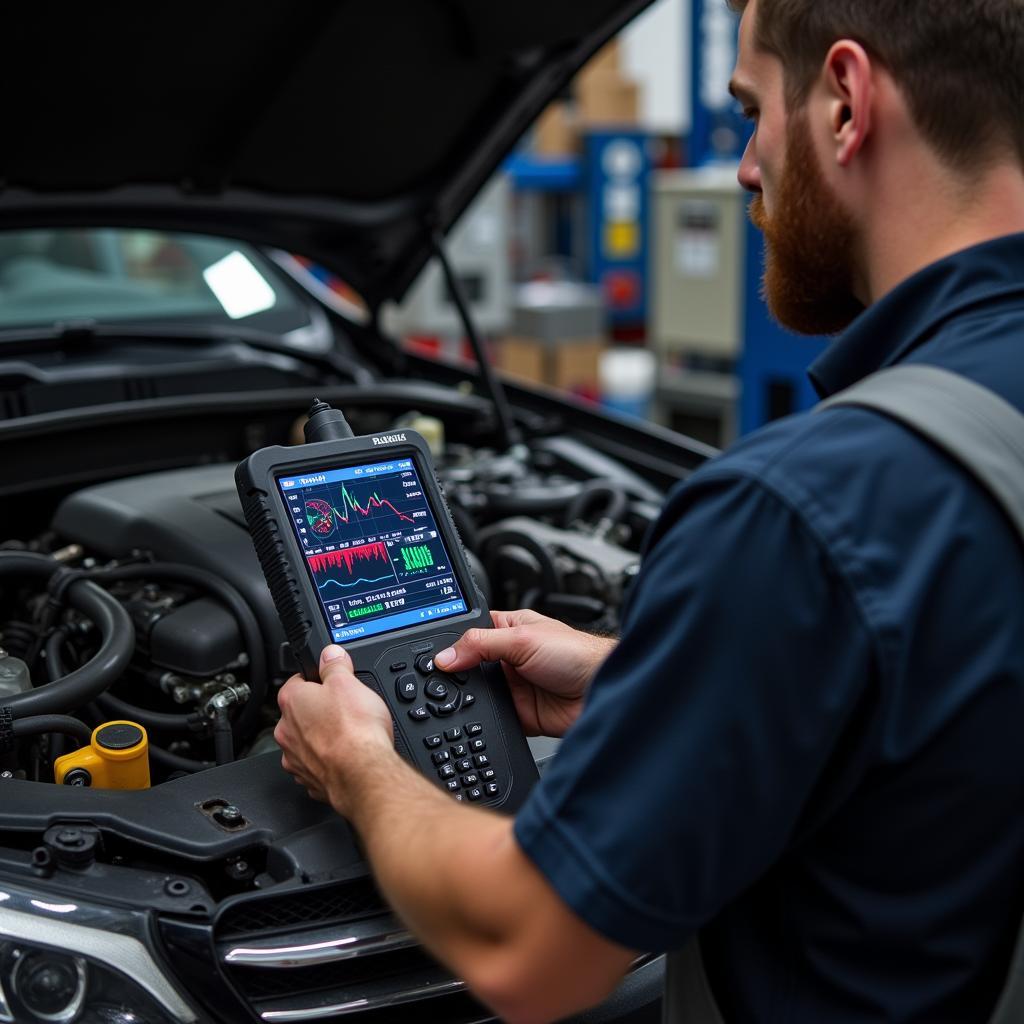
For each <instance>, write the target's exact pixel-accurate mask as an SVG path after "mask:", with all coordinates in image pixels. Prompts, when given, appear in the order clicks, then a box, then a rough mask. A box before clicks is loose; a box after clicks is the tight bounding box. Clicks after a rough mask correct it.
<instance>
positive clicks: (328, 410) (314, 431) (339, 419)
mask: <svg viewBox="0 0 1024 1024" xmlns="http://www.w3.org/2000/svg"><path fill="white" fill-rule="evenodd" d="M307 415H308V417H309V418H308V419H307V420H306V425H305V426H304V427H303V430H302V432H303V434H304V435H305V437H306V444H315V443H316V442H317V441H344V440H346V439H347V438H350V437H353V436H354V435H353V433H352V428H351V427H350V426H349V425H348V420H346V419H345V416H344V414H343V413H342V411H341V410H340V409H334V408H332V407H331V406H329V405H328V404H327V403H326V402H321V401H320V399H319V398H314V399H313V404H312V405H311V406H310V409H309V413H308V414H307Z"/></svg>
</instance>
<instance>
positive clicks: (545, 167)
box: [505, 153, 583, 192]
mask: <svg viewBox="0 0 1024 1024" xmlns="http://www.w3.org/2000/svg"><path fill="white" fill-rule="evenodd" d="M505 173H506V174H507V175H508V176H509V178H511V180H512V187H513V188H517V189H523V190H527V189H529V190H531V191H534V192H576V191H577V190H578V189H579V188H580V186H581V185H582V183H583V171H582V164H581V162H580V161H579V160H577V159H565V160H555V159H550V158H549V159H545V158H542V157H535V156H531V155H530V154H529V153H515V154H513V155H512V156H511V157H509V159H508V160H506V161H505Z"/></svg>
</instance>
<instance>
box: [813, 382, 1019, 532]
mask: <svg viewBox="0 0 1024 1024" xmlns="http://www.w3.org/2000/svg"><path fill="white" fill-rule="evenodd" d="M839 405H859V406H863V407H865V408H868V409H876V410H877V411H878V412H882V413H885V414H886V415H887V416H891V417H892V418H893V419H895V420H899V421H900V422H901V423H904V424H906V425H907V426H908V427H911V428H912V429H913V430H916V431H917V432H918V433H919V434H922V435H924V436H925V437H926V438H928V440H930V441H932V442H933V443H934V444H936V445H938V447H939V448H941V449H942V450H943V451H945V452H946V453H947V454H949V455H951V456H952V457H953V458H954V459H956V460H957V461H958V462H959V463H960V464H961V465H962V466H963V467H964V468H965V469H966V470H967V471H968V472H969V473H971V474H972V475H973V476H974V477H975V478H976V479H977V480H978V482H979V483H980V484H982V486H983V487H985V488H986V489H987V490H988V491H989V492H990V493H991V494H992V497H993V498H995V499H996V500H997V501H998V502H999V504H1000V505H1001V506H1002V508H1003V511H1004V512H1005V513H1006V515H1007V516H1009V518H1010V521H1011V522H1012V523H1013V524H1014V525H1015V526H1016V527H1017V530H1018V532H1019V533H1020V535H1021V538H1022V539H1024V415H1022V414H1021V413H1019V412H1018V411H1017V410H1016V409H1015V408H1014V407H1013V406H1012V405H1010V403H1009V402H1007V401H1005V400H1004V399H1002V398H1000V397H999V395H997V394H995V393H994V392H992V391H990V390H989V389H988V388H986V387H982V386H981V385H980V384H975V383H974V381H971V380H967V378H966V377H961V376H960V375H959V374H956V373H951V372H950V371H949V370H941V369H939V368H938V367H937V366H922V365H917V364H915V365H912V366H897V367H894V368H892V369H891V370H882V371H881V372H879V373H876V374H874V375H872V376H871V377H868V378H866V379H865V380H862V381H861V382H860V383H859V384H854V385H853V387H851V388H847V389H846V390H845V391H841V392H840V393H839V394H838V395H834V396H833V397H832V398H829V399H827V400H826V401H824V402H822V403H821V405H819V406H818V408H817V410H816V411H820V410H825V409H831V408H835V407H836V406H839Z"/></svg>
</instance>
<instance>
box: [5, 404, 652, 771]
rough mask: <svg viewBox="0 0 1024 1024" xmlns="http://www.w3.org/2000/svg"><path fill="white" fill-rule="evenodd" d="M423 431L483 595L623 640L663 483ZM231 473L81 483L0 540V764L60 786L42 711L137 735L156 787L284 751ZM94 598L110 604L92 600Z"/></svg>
mask: <svg viewBox="0 0 1024 1024" xmlns="http://www.w3.org/2000/svg"><path fill="white" fill-rule="evenodd" d="M421 419H422V418H421ZM426 423H427V429H428V430H429V431H430V432H431V434H432V435H435V436H437V437H438V438H439V440H438V442H437V444H436V448H437V451H436V457H437V472H438V478H439V480H440V482H441V484H442V486H443V487H444V489H445V492H446V495H447V498H448V501H449V504H450V507H451V508H452V512H453V515H454V516H455V519H456V522H457V524H458V526H459V529H460V533H461V535H462V537H463V541H464V543H465V546H466V548H467V549H468V551H469V553H470V558H471V562H472V565H473V568H474V574H475V576H476V582H477V585H478V586H479V587H480V588H481V590H482V591H483V592H484V594H485V596H486V597H487V599H488V602H489V603H491V604H492V606H495V607H508V608H513V607H531V608H535V609H536V610H538V611H540V612H543V613H544V614H548V615H552V616H554V617H557V618H561V619H563V620H565V621H567V622H570V623H572V624H574V625H577V626H580V627H582V628H586V629H590V630H594V631H599V632H605V633H614V632H615V631H616V629H617V627H618V612H619V608H620V606H621V603H622V599H623V596H624V594H625V591H626V589H627V587H628V585H629V582H630V580H631V579H632V577H633V575H634V574H635V572H636V570H637V568H638V564H639V555H638V551H639V547H640V543H641V540H642V538H643V536H644V533H645V531H646V529H647V527H648V526H649V525H650V523H651V522H652V521H653V519H654V517H655V516H656V514H657V509H658V503H659V499H660V495H659V494H658V492H657V490H656V489H655V488H653V487H652V486H651V485H650V484H648V483H646V482H645V481H644V480H643V479H642V478H640V477H639V476H638V475H636V474H635V473H633V472H632V471H630V470H628V469H627V468H626V467H623V466H621V465H620V464H618V463H616V462H615V461H613V460H611V459H606V460H604V469H605V474H604V476H603V477H602V478H594V477H590V478H586V477H585V473H584V470H583V468H582V465H581V464H583V463H584V462H585V464H586V466H587V467H588V469H589V467H590V466H592V463H593V458H594V453H592V452H586V453H581V452H578V451H577V450H576V449H577V447H581V446H577V445H576V444H575V442H572V441H570V440H568V439H567V438H551V439H541V440H539V441H538V442H537V443H535V444H533V445H532V446H529V447H527V446H526V445H519V446H516V447H515V448H514V449H513V450H511V451H509V452H506V453H497V452H495V451H493V450H491V449H488V448H474V447H472V446H470V445H465V444H446V443H445V442H444V441H443V440H440V438H443V432H444V428H443V424H442V423H441V422H440V421H439V420H436V419H427V420H426ZM403 424H404V425H408V418H406V419H405V420H399V421H398V425H399V426H400V425H403ZM417 425H419V426H421V427H422V426H423V423H418V424H417ZM584 456H586V458H585V459H584ZM233 469H234V465H233V464H232V463H216V464H213V465H207V466H198V467H195V468H185V469H179V470H171V471H166V472H159V473H152V474H144V475H141V476H129V477H126V478H124V479H118V480H113V481H110V482H107V483H102V484H98V485H94V486H91V487H85V488H82V489H80V490H75V491H72V492H71V493H69V494H68V495H67V496H66V497H64V498H63V499H62V500H60V502H59V503H58V504H57V506H56V510H55V513H54V515H53V517H52V520H51V521H50V523H49V524H48V529H46V530H45V531H42V532H41V533H39V534H37V535H35V536H28V537H25V538H13V537H7V538H4V540H3V542H2V543H0V579H2V578H3V577H5V576H13V577H14V578H16V579H17V580H18V584H17V585H16V586H13V587H12V586H11V585H10V582H9V581H8V580H4V584H5V585H4V589H3V599H2V603H0V647H2V648H3V650H4V652H5V654H4V656H3V658H2V660H0V695H2V698H3V704H4V705H5V706H7V707H9V708H11V709H12V711H13V722H16V723H19V724H16V725H15V724H13V723H12V725H11V726H10V728H11V729H12V730H13V736H11V737H9V739H8V743H7V744H6V745H7V747H8V748H9V749H7V750H6V752H5V753H4V754H2V755H0V770H3V771H6V772H10V773H12V774H13V775H14V776H15V777H17V778H28V779H31V780H33V781H52V780H53V761H54V760H55V759H56V758H57V757H59V756H60V755H61V754H62V753H64V752H66V747H67V741H66V740H65V739H63V738H62V733H61V732H52V731H43V730H46V729H51V728H52V727H53V726H54V724H55V723H54V722H53V721H43V722H41V723H39V726H38V728H39V730H40V731H36V730H35V729H34V728H33V726H32V725H31V722H32V720H33V719H34V718H36V717H39V716H40V715H42V716H54V715H56V716H60V717H62V718H71V717H73V718H75V719H77V720H78V721H80V722H81V723H82V727H81V729H78V730H76V729H75V726H74V725H72V724H70V723H69V722H63V723H57V724H58V725H60V728H61V729H62V730H63V731H64V734H66V735H70V736H72V737H76V736H77V737H79V738H82V737H85V736H86V735H87V733H88V731H90V730H91V728H92V727H94V726H95V725H97V724H99V723H100V722H103V721H109V720H130V721H134V722H138V723H139V724H141V725H143V726H145V727H146V729H147V731H148V732H149V733H150V740H151V744H150V755H151V760H152V762H153V772H154V782H157V781H165V780H166V779H169V778H175V777H178V776H179V775H180V774H181V773H184V772H194V771H199V770H202V769H204V768H208V767H210V766H211V765H212V764H223V763H227V762H228V761H232V760H235V759H236V758H240V757H247V756H253V755H258V754H260V753H263V752H265V751H267V750H273V749H274V744H273V739H272V731H273V725H274V722H275V720H276V719H275V714H274V708H275V706H276V705H275V700H274V696H275V693H276V689H277V687H279V686H280V684H281V683H282V682H283V681H284V680H285V679H286V678H287V677H288V676H289V675H290V674H291V673H292V672H293V671H294V665H293V664H292V662H291V661H290V660H289V658H288V655H287V651H286V649H283V644H284V635H283V632H282V629H281V626H280V623H279V621H278V619H277V615H276V613H275V611H274V608H273V604H272V602H271V599H270V595H269V592H268V590H267V587H266V583H265V581H264V579H263V575H262V573H261V571H260V568H259V565H258V563H257V561H256V558H255V555H254V553H253V549H252V544H251V541H250V539H249V535H248V531H247V528H246V525H245V520H244V518H243V516H242V513H241V509H240V506H239V503H238V498H237V496H236V493H235V489H234V484H233V480H232V473H233ZM27 567H28V568H30V574H31V579H30V580H29V579H25V578H23V574H24V572H25V571H26V568H27ZM5 570H6V571H5ZM79 581H85V582H88V583H90V584H91V586H90V587H89V588H81V587H79V588H78V593H79V596H80V597H81V594H83V593H86V591H87V590H88V592H89V595H90V599H91V604H90V600H89V599H86V600H84V601H83V600H79V601H78V602H75V601H73V600H71V597H72V595H73V593H74V592H75V588H74V586H73V585H74V584H75V583H77V582H79ZM97 591H99V592H100V593H97ZM97 602H99V603H101V604H102V605H103V608H104V611H103V612H96V611H93V612H90V609H89V608H84V607H82V605H83V604H89V605H90V607H92V605H94V604H96V603H97ZM104 624H107V625H106V628H107V633H105V632H104ZM44 683H45V684H46V685H45V686H41V684H44ZM85 698H88V699H85ZM23 709H28V710H29V711H30V712H31V713H26V711H24V710H23ZM12 741H13V742H12Z"/></svg>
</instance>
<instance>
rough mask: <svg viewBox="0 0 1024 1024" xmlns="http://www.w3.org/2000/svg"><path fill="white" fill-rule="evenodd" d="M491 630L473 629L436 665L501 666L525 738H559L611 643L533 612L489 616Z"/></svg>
mask: <svg viewBox="0 0 1024 1024" xmlns="http://www.w3.org/2000/svg"><path fill="white" fill-rule="evenodd" d="M491 620H492V621H493V622H494V627H495V628H494V629H471V630H469V631H468V632H467V633H466V634H465V636H463V637H462V639H461V640H459V641H458V642H457V643H456V644H455V646H454V647H449V648H448V649H447V650H444V651H440V652H439V653H438V654H436V655H435V657H434V663H435V664H436V665H437V667H438V668H439V669H441V670H442V671H444V672H463V671H465V670H466V669H470V668H474V667H475V666H476V665H479V664H480V662H481V661H500V662H501V667H502V668H503V669H504V670H505V678H506V679H507V680H508V685H509V689H510V690H511V692H512V699H513V701H515V706H516V712H517V713H518V715H519V721H520V722H521V723H522V726H523V731H524V732H525V733H526V735H527V736H563V735H564V734H565V732H566V730H567V729H568V728H569V726H571V725H572V724H573V722H575V721H576V719H577V718H578V717H579V714H580V712H581V711H582V710H583V699H584V697H585V695H586V692H587V688H588V687H589V686H590V681H591V679H593V678H594V674H595V673H596V672H597V669H598V667H599V666H600V665H601V663H602V662H603V661H604V660H605V658H607V657H608V655H609V654H611V652H612V648H613V647H614V646H615V640H612V639H610V638H608V637H599V636H592V635H591V634H590V633H582V632H580V631H579V630H576V629H573V628H572V627H571V626H567V625H566V624H565V623H564V622H559V621H557V620H556V619H549V618H548V617H547V616H545V615H540V614H539V613H537V612H533V611H517V612H496V611H492V612H491Z"/></svg>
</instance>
